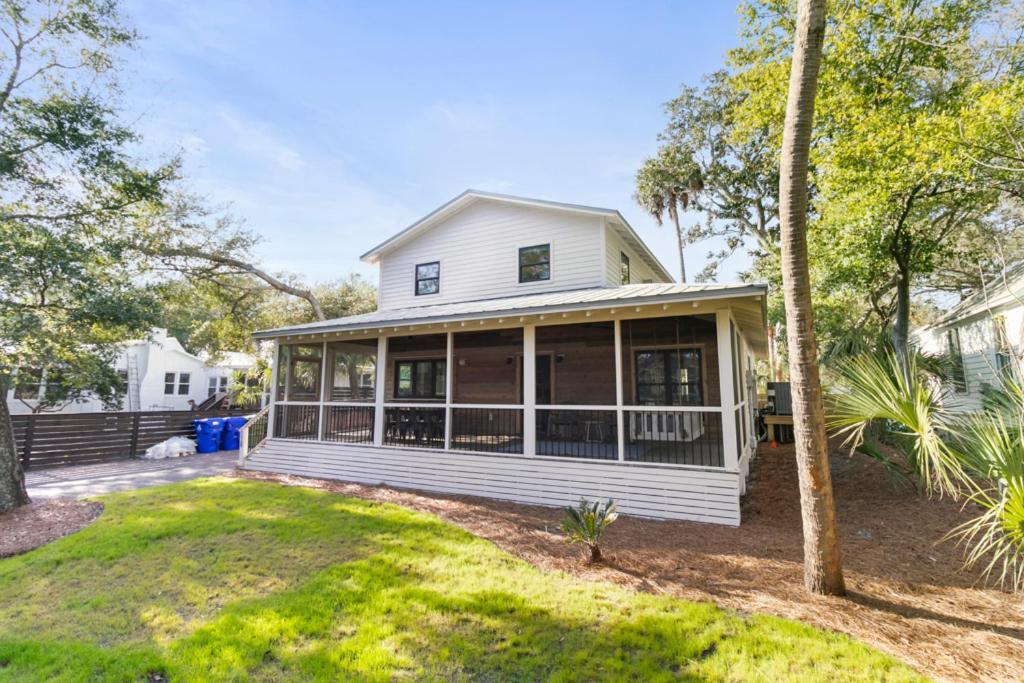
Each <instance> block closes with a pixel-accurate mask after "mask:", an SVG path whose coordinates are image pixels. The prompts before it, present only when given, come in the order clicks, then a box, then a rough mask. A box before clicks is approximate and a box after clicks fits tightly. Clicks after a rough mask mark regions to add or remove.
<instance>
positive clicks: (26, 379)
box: [14, 369, 43, 400]
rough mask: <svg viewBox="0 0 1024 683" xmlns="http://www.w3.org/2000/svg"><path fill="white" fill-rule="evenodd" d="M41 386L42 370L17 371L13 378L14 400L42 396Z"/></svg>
mask: <svg viewBox="0 0 1024 683" xmlns="http://www.w3.org/2000/svg"><path fill="white" fill-rule="evenodd" d="M42 384H43V371H42V370H27V369H21V370H19V371H18V374H17V376H16V377H15V378H14V398H21V399H25V400H32V399H37V398H39V397H40V395H41V394H42Z"/></svg>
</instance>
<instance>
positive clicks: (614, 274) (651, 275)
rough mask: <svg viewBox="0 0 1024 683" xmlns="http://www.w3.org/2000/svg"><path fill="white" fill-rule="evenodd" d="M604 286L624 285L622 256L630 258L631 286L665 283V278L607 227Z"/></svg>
mask: <svg viewBox="0 0 1024 683" xmlns="http://www.w3.org/2000/svg"><path fill="white" fill-rule="evenodd" d="M604 230H605V254H604V256H605V258H604V270H605V272H604V285H605V286H607V287H618V286H619V285H620V284H622V254H625V255H626V256H628V257H629V284H631V285H641V284H644V283H645V282H664V281H665V280H664V278H662V277H661V276H660V275H657V274H656V273H655V272H654V271H652V270H651V268H650V266H648V265H647V264H646V263H644V260H643V259H642V258H640V256H639V255H638V254H637V253H636V252H635V251H633V250H632V249H630V248H629V247H628V246H626V243H625V242H623V241H622V239H621V238H620V237H619V234H618V233H617V232H616V231H615V230H614V229H613V228H611V227H605V229H604Z"/></svg>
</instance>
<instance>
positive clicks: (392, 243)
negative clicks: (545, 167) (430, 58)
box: [359, 189, 672, 280]
mask: <svg viewBox="0 0 1024 683" xmlns="http://www.w3.org/2000/svg"><path fill="white" fill-rule="evenodd" d="M476 200H485V201H494V202H502V203H506V204H519V205H522V206H533V207H538V208H543V209H554V210H556V211H569V212H572V213H582V214H588V215H593V216H602V217H604V218H607V219H608V220H609V221H610V223H611V225H612V227H613V229H614V230H615V231H616V232H618V233H619V236H620V237H621V238H622V239H623V240H625V241H626V243H627V244H628V245H629V246H630V247H632V248H633V249H634V250H635V251H636V252H637V254H639V256H640V258H641V259H643V261H644V262H645V263H646V264H647V265H648V266H650V267H651V269H652V270H654V271H655V272H657V273H658V274H659V275H660V276H661V277H663V278H665V279H666V280H671V279H672V275H671V274H670V273H669V272H668V270H667V269H666V268H665V266H664V265H662V263H661V261H659V260H658V257H657V256H655V255H654V252H652V251H651V250H650V248H649V247H648V246H647V244H646V243H644V241H643V240H642V239H640V236H639V235H638V234H637V232H636V230H634V229H633V226H631V225H630V224H629V222H628V221H627V220H626V219H625V218H624V217H623V216H622V214H621V213H619V212H618V211H616V210H615V209H606V208H602V207H599V206H586V205H584V204H567V203H565V202H553V201H549V200H546V199H532V198H530V197H517V196H515V195H510V194H499V193H497V192H483V191H481V190H472V189H470V190H466V191H465V192H463V193H462V194H460V195H459V196H457V197H455V198H454V199H452V200H450V201H448V202H446V203H445V204H442V205H441V206H439V207H438V208H436V209H434V210H433V211H431V212H430V213H428V214H427V215H426V216H424V217H423V218H421V219H419V220H418V221H416V222H415V223H413V224H412V225H410V226H409V227H407V228H405V229H404V230H402V231H401V232H398V233H396V234H394V235H392V236H391V237H389V238H388V239H386V240H384V241H383V242H381V243H380V244H378V245H377V246H375V247H374V248H373V249H370V250H369V251H368V252H366V253H365V254H363V255H362V256H360V257H359V258H360V259H362V260H363V261H365V262H367V263H376V262H377V261H378V260H379V259H380V256H381V255H382V254H384V253H386V252H388V251H391V250H392V249H394V248H395V247H397V246H399V245H400V244H402V243H404V242H405V241H406V240H408V239H411V238H412V237H414V236H416V235H417V234H419V233H420V232H423V231H425V230H428V229H430V228H431V227H433V226H434V225H435V224H436V223H438V222H439V221H441V220H443V219H444V218H447V217H448V216H450V215H452V214H454V213H456V212H458V211H460V210H461V209H462V208H464V207H466V206H468V205H469V204H471V203H472V202H474V201H476Z"/></svg>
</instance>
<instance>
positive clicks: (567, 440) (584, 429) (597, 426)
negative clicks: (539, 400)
mask: <svg viewBox="0 0 1024 683" xmlns="http://www.w3.org/2000/svg"><path fill="white" fill-rule="evenodd" d="M537 455H544V456H556V457H562V458H585V459H588V460H618V459H619V429H618V420H617V418H616V411H615V409H604V410H590V409H567V408H550V409H541V410H538V411H537Z"/></svg>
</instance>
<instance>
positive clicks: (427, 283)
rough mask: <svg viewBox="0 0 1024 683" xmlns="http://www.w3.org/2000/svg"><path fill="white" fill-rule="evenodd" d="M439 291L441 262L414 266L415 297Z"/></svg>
mask: <svg viewBox="0 0 1024 683" xmlns="http://www.w3.org/2000/svg"><path fill="white" fill-rule="evenodd" d="M439 291H441V262H440V261H431V262H430V263H420V264H418V265H417V266H416V296H419V295H421V294H437V293H438V292H439Z"/></svg>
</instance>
